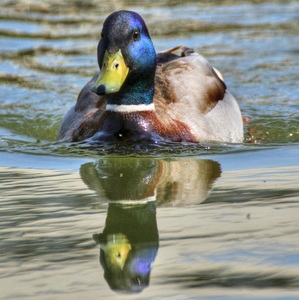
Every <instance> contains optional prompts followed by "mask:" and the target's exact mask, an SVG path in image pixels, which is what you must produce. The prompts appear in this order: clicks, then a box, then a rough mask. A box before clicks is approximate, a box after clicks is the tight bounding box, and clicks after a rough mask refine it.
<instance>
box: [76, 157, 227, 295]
mask: <svg viewBox="0 0 299 300" xmlns="http://www.w3.org/2000/svg"><path fill="white" fill-rule="evenodd" d="M80 172H81V177H82V179H83V181H84V182H85V184H86V185H87V186H88V187H89V188H90V189H92V190H95V191H96V192H97V194H98V196H99V198H100V200H102V201H105V202H106V201H108V203H109V207H108V213H107V218H106V224H105V228H104V230H103V232H102V233H99V234H94V235H93V238H94V240H95V242H96V243H97V244H99V245H100V262H101V265H102V266H103V269H104V277H105V279H106V281H107V283H108V284H109V286H110V287H111V289H113V290H115V291H118V292H126V293H138V292H141V291H142V290H143V289H144V288H145V287H147V286H148V285H149V281H150V273H151V264H152V263H153V262H154V260H155V257H156V255H157V251H158V247H159V234H158V228H157V221H156V205H159V206H182V205H191V204H193V205H194V204H199V203H201V202H203V201H204V200H205V199H206V198H207V197H208V194H209V192H210V190H211V188H212V185H213V183H214V181H215V180H216V179H217V178H218V177H219V176H220V174H221V170H220V165H219V164H218V163H217V162H214V161H212V160H200V159H197V158H177V159H155V158H140V157H139V158H138V157H119V158H118V157H110V158H103V159H100V160H99V161H98V163H97V164H93V163H88V164H84V165H82V166H81V170H80Z"/></svg>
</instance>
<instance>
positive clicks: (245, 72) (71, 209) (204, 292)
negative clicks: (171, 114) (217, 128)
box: [0, 0, 299, 300]
mask: <svg viewBox="0 0 299 300" xmlns="http://www.w3.org/2000/svg"><path fill="white" fill-rule="evenodd" d="M118 9H130V10H134V11H137V12H138V13H140V14H141V15H142V16H143V17H144V19H145V21H146V23H147V25H148V28H149V31H150V33H151V37H152V40H153V43H154V45H155V48H156V50H157V51H162V50H165V49H170V48H172V47H174V46H177V45H180V44H184V45H186V46H188V47H193V48H194V49H195V50H196V51H198V52H199V53H200V54H202V55H203V56H205V57H206V58H207V59H208V60H209V62H210V63H211V64H212V65H213V66H214V67H216V68H217V69H219V70H220V71H221V73H222V74H223V76H224V79H225V82H226V84H227V86H228V88H229V90H230V91H231V92H232V93H233V94H234V95H235V97H236V98H237V100H238V102H239V105H240V108H241V110H242V113H243V115H245V116H246V117H247V118H248V119H249V120H250V121H249V123H248V124H245V125H244V131H245V137H244V143H242V144H237V145H236V144H205V145H195V144H158V145H157V144H155V145H140V144H139V145H133V146H122V147H119V146H115V145H110V146H107V145H102V146H99V145H97V146H96V147H95V146H93V147H91V146H90V145H88V144H86V143H73V144H69V143H66V144H62V143H58V142H57V141H56V135H57V131H58V127H59V124H60V122H61V121H62V119H63V116H64V114H65V113H66V112H67V110H68V109H69V108H70V107H71V106H72V105H74V103H75V101H76V98H77V95H78V93H79V91H80V89H81V88H82V86H83V85H84V84H85V83H86V82H87V81H88V80H89V79H90V77H91V76H93V75H94V74H95V73H96V72H97V70H98V67H97V61H96V47H97V42H98V39H99V37H100V32H101V27H102V22H103V21H104V19H105V18H106V16H107V15H108V14H110V13H111V12H113V11H115V10H118ZM298 32H299V2H298V1H246V0H245V1H229V0H228V1H220V0H215V1H166V0H165V1H142V2H140V1H116V0H115V1H108V2H102V1H93V0H88V1H75V0H69V1H67V0H63V1H55V0H46V1H42V2H41V1H37V0H26V1H25V0H14V1H12V0H3V1H1V3H0V220H1V222H0V230H1V237H0V247H1V254H2V255H1V258H0V262H1V264H0V288H1V293H0V299H82V298H84V299H175V300H177V299H244V300H247V299H298V298H299V231H298V228H299V219H298V214H299V184H298V178H299V105H298V103H299V96H298V91H299V88H298V86H299V85H298V83H299V63H298V54H299V36H298Z"/></svg>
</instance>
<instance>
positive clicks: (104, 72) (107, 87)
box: [91, 49, 129, 95]
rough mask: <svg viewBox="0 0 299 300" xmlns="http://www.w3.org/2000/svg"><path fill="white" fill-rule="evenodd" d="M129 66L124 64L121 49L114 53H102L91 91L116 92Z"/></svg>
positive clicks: (98, 92)
mask: <svg viewBox="0 0 299 300" xmlns="http://www.w3.org/2000/svg"><path fill="white" fill-rule="evenodd" d="M128 72H129V68H128V67H127V66H126V64H125V61H124V58H123V55H122V53H121V50H120V49H119V50H118V51H117V52H116V53H113V54H109V53H108V51H106V52H105V54H104V59H103V64H102V68H101V71H100V74H99V77H98V78H97V80H96V82H95V83H94V85H93V86H92V87H91V91H92V92H94V93H96V94H98V95H105V94H111V93H116V92H118V91H119V90H120V88H121V86H122V85H123V83H124V81H125V79H126V77H127V75H128Z"/></svg>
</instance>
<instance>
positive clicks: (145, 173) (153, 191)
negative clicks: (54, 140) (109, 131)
mask: <svg viewBox="0 0 299 300" xmlns="http://www.w3.org/2000/svg"><path fill="white" fill-rule="evenodd" d="M80 174H81V177H82V179H83V181H84V182H85V184H86V185H87V186H88V187H89V188H90V189H92V190H94V191H96V193H97V194H98V196H99V198H100V199H101V200H102V201H109V202H118V203H123V204H128V203H132V202H133V203H134V202H136V201H137V200H138V201H139V202H148V201H156V203H157V205H163V206H182V205H184V206H185V205H193V204H199V203H201V202H203V201H204V200H205V199H206V198H207V196H208V195H209V192H210V190H211V188H212V185H213V183H214V181H215V180H216V179H217V178H218V177H220V174H221V168H220V164H219V163H218V162H215V161H213V160H208V159H197V158H173V159H171V158H167V159H157V158H147V157H108V158H102V159H100V160H99V161H98V162H97V164H94V163H87V164H84V165H82V166H81V169H80Z"/></svg>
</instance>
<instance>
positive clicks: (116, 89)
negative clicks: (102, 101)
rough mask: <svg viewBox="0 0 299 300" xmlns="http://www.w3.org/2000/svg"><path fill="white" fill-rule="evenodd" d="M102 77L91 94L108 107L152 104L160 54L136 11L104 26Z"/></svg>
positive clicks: (121, 14) (115, 16)
mask: <svg viewBox="0 0 299 300" xmlns="http://www.w3.org/2000/svg"><path fill="white" fill-rule="evenodd" d="M97 55H98V64H99V67H100V74H99V76H98V78H97V80H96V81H95V83H94V84H93V86H92V88H91V91H92V92H94V93H96V94H98V95H100V96H102V95H106V99H107V104H112V105H130V104H132V105H136V104H151V103H152V102H153V94H154V78H155V70H156V52H155V49H154V46H153V43H152V41H151V38H150V36H149V32H148V29H147V27H146V25H145V22H144V20H143V19H142V18H141V16H140V15H139V14H137V13H136V12H132V11H125V10H121V11H116V12H114V13H112V14H111V15H109V16H108V17H107V19H106V20H105V22H104V24H103V29H102V33H101V39H100V41H99V44H98V53H97Z"/></svg>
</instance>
